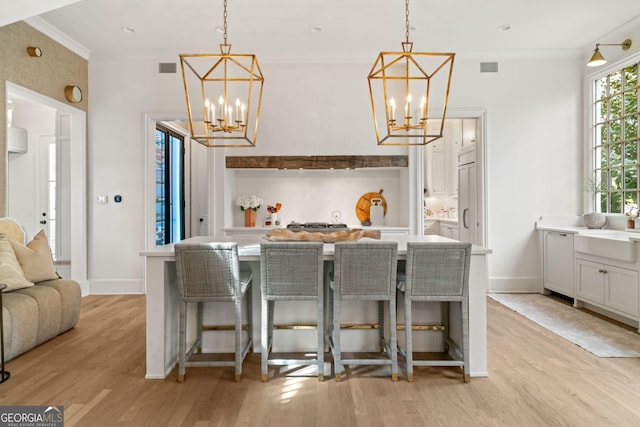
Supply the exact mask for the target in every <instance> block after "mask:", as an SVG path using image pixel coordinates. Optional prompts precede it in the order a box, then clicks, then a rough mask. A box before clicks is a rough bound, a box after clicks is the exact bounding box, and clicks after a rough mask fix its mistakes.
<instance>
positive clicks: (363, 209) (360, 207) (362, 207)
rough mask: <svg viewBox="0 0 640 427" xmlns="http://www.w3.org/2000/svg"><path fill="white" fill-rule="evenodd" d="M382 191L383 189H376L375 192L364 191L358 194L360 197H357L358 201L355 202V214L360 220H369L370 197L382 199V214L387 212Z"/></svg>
mask: <svg viewBox="0 0 640 427" xmlns="http://www.w3.org/2000/svg"><path fill="white" fill-rule="evenodd" d="M382 191H383V190H382V189H380V191H378V192H377V193H376V192H371V193H365V194H363V195H362V196H360V199H358V203H356V216H357V217H358V219H359V220H360V222H363V221H370V220H371V217H370V216H369V215H370V212H371V199H376V198H377V199H382V207H383V208H384V214H385V215H386V214H387V201H386V200H385V199H384V197H383V196H382Z"/></svg>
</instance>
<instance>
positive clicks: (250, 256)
mask: <svg viewBox="0 0 640 427" xmlns="http://www.w3.org/2000/svg"><path fill="white" fill-rule="evenodd" d="M237 237H238V236H236V238H235V240H233V241H238V252H239V257H240V261H241V269H250V270H251V271H252V272H253V316H254V323H255V325H254V330H253V331H252V332H253V341H254V351H260V349H261V346H260V238H257V239H256V237H255V236H247V237H246V238H243V239H238V238H237ZM382 239H383V240H393V241H396V242H398V258H399V259H403V258H404V257H405V256H406V251H407V242H410V241H412V242H447V241H451V240H450V239H447V238H445V237H441V236H401V235H389V236H383V237H382ZM185 241H186V242H210V241H232V239H230V238H229V237H223V238H216V237H211V236H200V237H192V238H190V239H186V240H185ZM333 251H334V245H333V244H325V245H324V254H325V263H330V262H331V261H332V260H333ZM490 253H491V250H489V249H485V248H481V247H478V246H473V248H472V257H471V267H470V279H469V336H470V347H469V354H470V373H471V376H472V377H482V376H487V375H488V372H487V317H486V293H487V286H488V267H487V255H488V254H490ZM141 255H142V256H143V257H145V271H144V282H145V290H146V295H147V325H146V326H147V343H146V351H147V354H146V362H147V363H146V364H147V372H146V376H145V378H147V379H163V378H165V377H166V376H167V375H168V374H169V373H170V372H171V370H172V369H173V368H174V367H175V365H176V363H177V360H178V311H179V310H178V306H179V304H178V290H177V285H176V273H175V259H174V249H173V245H172V244H170V245H165V246H159V247H157V248H154V249H151V250H148V251H144V252H142V253H141ZM399 305H401V304H399ZM292 310H300V311H304V309H303V308H300V307H297V308H295V307H293V306H292ZM426 310H428V309H425V311H426ZM307 311H308V310H307ZM416 312H419V309H418V310H415V309H414V317H415V315H416ZM400 313H401V312H399V314H400ZM427 317H428V316H427ZM401 335H402V334H401V333H399V335H398V336H399V338H400V336H401ZM416 351H420V349H416Z"/></svg>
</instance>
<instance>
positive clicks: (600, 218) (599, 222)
mask: <svg viewBox="0 0 640 427" xmlns="http://www.w3.org/2000/svg"><path fill="white" fill-rule="evenodd" d="M582 220H583V222H584V226H585V227H587V228H602V226H603V225H604V224H605V222H607V217H606V216H604V214H603V213H599V212H593V213H586V214H584V215H583V216H582Z"/></svg>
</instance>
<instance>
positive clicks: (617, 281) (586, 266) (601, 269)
mask: <svg viewBox="0 0 640 427" xmlns="http://www.w3.org/2000/svg"><path fill="white" fill-rule="evenodd" d="M576 274H577V277H576V294H577V298H578V299H579V300H582V301H584V302H588V303H592V304H594V305H596V306H599V307H601V308H604V309H606V310H611V311H613V312H616V313H618V314H620V315H623V316H626V317H629V316H631V317H634V318H635V319H636V320H637V318H638V314H639V293H638V290H639V283H638V270H631V269H628V268H622V267H618V266H614V265H609V264H603V263H598V262H594V261H589V260H585V259H580V258H576Z"/></svg>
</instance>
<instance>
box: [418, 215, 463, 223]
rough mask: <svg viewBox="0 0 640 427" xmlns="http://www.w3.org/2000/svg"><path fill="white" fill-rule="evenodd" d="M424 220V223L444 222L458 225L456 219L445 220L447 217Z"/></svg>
mask: <svg viewBox="0 0 640 427" xmlns="http://www.w3.org/2000/svg"><path fill="white" fill-rule="evenodd" d="M424 220H425V221H439V222H446V223H449V224H457V223H458V218H447V217H440V216H425V217H424Z"/></svg>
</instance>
